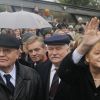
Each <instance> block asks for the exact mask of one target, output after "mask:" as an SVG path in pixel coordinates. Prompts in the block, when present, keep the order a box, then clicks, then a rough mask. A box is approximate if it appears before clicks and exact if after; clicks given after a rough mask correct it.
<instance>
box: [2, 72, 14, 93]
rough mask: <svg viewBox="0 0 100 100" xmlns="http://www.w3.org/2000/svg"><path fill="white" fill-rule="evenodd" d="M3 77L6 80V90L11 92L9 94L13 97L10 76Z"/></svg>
mask: <svg viewBox="0 0 100 100" xmlns="http://www.w3.org/2000/svg"><path fill="white" fill-rule="evenodd" d="M4 77H5V79H6V85H7V87H8V89H9V90H10V91H11V94H12V95H13V93H14V86H13V84H12V83H11V81H10V79H11V75H10V74H5V75H4Z"/></svg>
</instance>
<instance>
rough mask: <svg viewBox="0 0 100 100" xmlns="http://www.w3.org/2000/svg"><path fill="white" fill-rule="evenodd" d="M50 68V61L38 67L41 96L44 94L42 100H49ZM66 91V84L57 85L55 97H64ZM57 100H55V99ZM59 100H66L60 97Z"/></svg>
mask: <svg viewBox="0 0 100 100" xmlns="http://www.w3.org/2000/svg"><path fill="white" fill-rule="evenodd" d="M51 67H52V62H51V61H49V60H48V61H46V62H45V63H42V65H40V66H38V68H37V71H38V73H39V74H40V77H41V79H42V82H43V94H44V100H49V82H50V71H51ZM66 88H67V89H68V88H69V86H68V85H66V83H65V82H64V81H63V82H62V81H61V82H60V83H59V86H58V89H57V92H56V95H59V94H62V95H66V92H67V91H66V90H65V89H66ZM56 100H57V99H56ZM60 100H67V99H65V98H64V96H62V99H60Z"/></svg>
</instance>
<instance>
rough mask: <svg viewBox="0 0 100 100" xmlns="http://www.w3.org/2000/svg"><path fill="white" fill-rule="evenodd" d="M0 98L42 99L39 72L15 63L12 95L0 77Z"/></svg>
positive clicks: (1, 99) (18, 99)
mask: <svg viewBox="0 0 100 100" xmlns="http://www.w3.org/2000/svg"><path fill="white" fill-rule="evenodd" d="M0 100H42V87H41V79H40V76H39V74H38V73H37V72H36V71H35V70H34V69H32V68H29V67H26V66H23V65H21V64H18V63H17V64H16V85H15V91H14V95H13V96H12V95H11V92H10V90H9V89H8V88H7V87H6V85H5V83H4V81H3V80H2V78H1V77H0Z"/></svg>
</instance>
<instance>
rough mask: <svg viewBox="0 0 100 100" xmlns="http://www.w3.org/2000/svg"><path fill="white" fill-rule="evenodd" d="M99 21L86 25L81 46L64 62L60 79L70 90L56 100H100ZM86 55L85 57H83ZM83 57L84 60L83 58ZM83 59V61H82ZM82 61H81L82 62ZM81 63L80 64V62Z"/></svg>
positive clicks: (93, 19)
mask: <svg viewBox="0 0 100 100" xmlns="http://www.w3.org/2000/svg"><path fill="white" fill-rule="evenodd" d="M98 25H99V20H98V19H97V18H96V17H95V18H92V20H91V21H90V23H88V24H87V25H86V29H85V35H84V37H83V41H82V42H81V44H80V45H79V46H78V47H77V48H76V49H75V50H74V52H73V53H71V54H69V55H68V56H66V57H65V58H64V60H63V61H62V63H61V65H60V68H59V71H58V73H59V77H60V78H61V80H62V81H63V82H65V83H66V85H67V86H69V87H68V88H66V90H67V92H66V90H64V95H62V93H59V94H58V95H56V97H55V100H62V98H66V99H63V100H67V99H68V100H100V48H99V47H100V32H99V31H98V28H97V27H98ZM84 55H85V57H83V56H84ZM82 57H83V58H82ZM81 58H82V59H81ZM80 59H81V60H80ZM79 61H80V62H79Z"/></svg>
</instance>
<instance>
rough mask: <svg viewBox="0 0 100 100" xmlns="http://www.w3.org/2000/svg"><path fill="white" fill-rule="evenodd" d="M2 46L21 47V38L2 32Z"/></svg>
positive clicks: (0, 45)
mask: <svg viewBox="0 0 100 100" xmlns="http://www.w3.org/2000/svg"><path fill="white" fill-rule="evenodd" d="M0 47H6V48H15V49H19V47H20V40H18V39H17V38H16V37H15V36H12V35H10V34H0Z"/></svg>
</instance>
